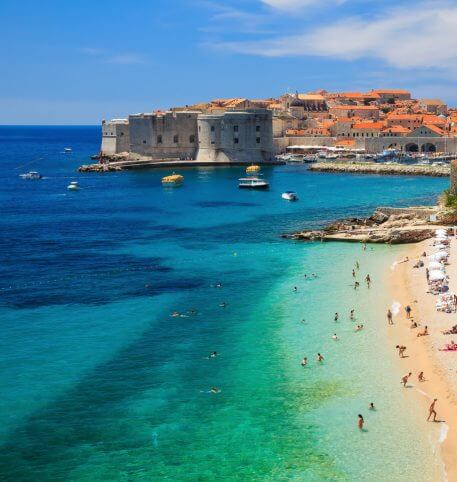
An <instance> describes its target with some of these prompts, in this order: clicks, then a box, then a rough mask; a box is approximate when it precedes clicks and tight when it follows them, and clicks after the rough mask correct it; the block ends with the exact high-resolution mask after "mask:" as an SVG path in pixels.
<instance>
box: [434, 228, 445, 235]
mask: <svg viewBox="0 0 457 482" xmlns="http://www.w3.org/2000/svg"><path fill="white" fill-rule="evenodd" d="M435 234H447V231H446V230H445V229H437V230H436V231H435Z"/></svg>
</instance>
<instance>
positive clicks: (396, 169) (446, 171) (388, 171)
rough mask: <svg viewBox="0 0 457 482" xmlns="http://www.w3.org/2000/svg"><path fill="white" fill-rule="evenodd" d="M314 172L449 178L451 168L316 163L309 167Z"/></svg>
mask: <svg viewBox="0 0 457 482" xmlns="http://www.w3.org/2000/svg"><path fill="white" fill-rule="evenodd" d="M309 170H310V171H312V172H327V173H349V174H380V175H386V176H392V175H394V176H429V177H449V175H450V172H451V168H450V165H449V166H421V165H417V164H409V165H408V164H378V163H374V162H372V163H370V162H366V163H364V162H316V163H314V164H311V165H310V166H309Z"/></svg>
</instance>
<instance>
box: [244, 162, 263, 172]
mask: <svg viewBox="0 0 457 482" xmlns="http://www.w3.org/2000/svg"><path fill="white" fill-rule="evenodd" d="M259 171H260V166H257V165H256V164H253V165H252V166H248V167H247V168H246V173H247V174H252V173H254V172H259Z"/></svg>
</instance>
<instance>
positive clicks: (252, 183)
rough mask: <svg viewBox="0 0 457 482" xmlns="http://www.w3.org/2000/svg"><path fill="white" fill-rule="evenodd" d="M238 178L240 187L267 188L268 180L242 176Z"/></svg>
mask: <svg viewBox="0 0 457 482" xmlns="http://www.w3.org/2000/svg"><path fill="white" fill-rule="evenodd" d="M238 180H239V181H240V182H239V184H238V187H239V188H240V189H268V187H269V184H268V181H265V179H260V178H259V177H242V178H240V179H238Z"/></svg>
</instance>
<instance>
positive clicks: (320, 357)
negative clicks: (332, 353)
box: [316, 353, 324, 362]
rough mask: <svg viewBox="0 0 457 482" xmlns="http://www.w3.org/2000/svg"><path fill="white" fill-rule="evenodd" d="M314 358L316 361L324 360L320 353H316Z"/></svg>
mask: <svg viewBox="0 0 457 482" xmlns="http://www.w3.org/2000/svg"><path fill="white" fill-rule="evenodd" d="M316 360H317V361H318V362H323V361H324V357H323V356H322V355H321V354H320V353H318V354H317V358H316Z"/></svg>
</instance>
